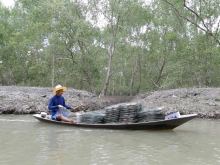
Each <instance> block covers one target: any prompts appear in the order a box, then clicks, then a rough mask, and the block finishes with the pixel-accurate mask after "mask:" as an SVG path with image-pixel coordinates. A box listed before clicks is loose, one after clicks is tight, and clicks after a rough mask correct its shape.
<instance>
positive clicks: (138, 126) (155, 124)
mask: <svg viewBox="0 0 220 165" xmlns="http://www.w3.org/2000/svg"><path fill="white" fill-rule="evenodd" d="M196 116H197V114H189V115H181V116H180V117H179V118H176V119H170V120H165V119H164V120H157V121H150V122H140V123H107V124H87V123H77V124H71V123H67V122H62V121H54V120H51V119H50V118H48V117H41V114H35V115H33V117H35V118H36V119H38V120H39V121H43V122H47V123H53V124H60V125H67V126H73V127H84V128H104V129H123V130H169V129H174V128H176V127H178V126H180V125H182V124H184V123H186V122H188V121H189V120H191V119H193V118H195V117H196Z"/></svg>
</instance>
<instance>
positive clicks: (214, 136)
mask: <svg viewBox="0 0 220 165" xmlns="http://www.w3.org/2000/svg"><path fill="white" fill-rule="evenodd" d="M219 128H220V121H219V120H202V119H193V120H191V121H189V122H188V123H185V124H184V125H182V126H180V127H178V128H176V129H174V130H169V131H126V130H106V129H86V128H83V129H82V128H75V127H66V126H59V125H52V124H47V123H43V122H39V121H37V120H36V119H34V118H33V117H32V116H30V115H27V116H14V115H8V116H4V115H2V116H0V129H1V132H0V137H1V138H0V144H1V150H0V164H1V165H11V164H22V165H25V164H27V165H30V164H32V165H33V164H39V165H54V164H55V165H69V164H70V165H71V164H85V165H87V164H88V165H103V164H112V165H122V164H126V165H133V164H138V165H139V164H140V165H142V164H144V165H145V164H146V165H159V164H161V165H168V164H169V165H170V164H177V163H178V164H182V165H191V164H192V165H195V164H198V165H201V164H202V165H206V164H210V165H215V164H220V138H219V137H220V129H219Z"/></svg>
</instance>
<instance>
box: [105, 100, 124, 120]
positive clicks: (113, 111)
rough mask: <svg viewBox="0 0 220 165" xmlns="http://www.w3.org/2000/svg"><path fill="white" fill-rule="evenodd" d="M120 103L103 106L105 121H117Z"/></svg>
mask: <svg viewBox="0 0 220 165" xmlns="http://www.w3.org/2000/svg"><path fill="white" fill-rule="evenodd" d="M119 108H120V104H116V105H112V106H108V107H106V108H105V118H104V122H105V123H117V122H118V119H119V112H120V109H119Z"/></svg>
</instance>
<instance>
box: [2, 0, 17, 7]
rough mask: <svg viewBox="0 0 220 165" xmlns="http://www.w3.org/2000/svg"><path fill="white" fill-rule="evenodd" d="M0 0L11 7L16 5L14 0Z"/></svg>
mask: <svg viewBox="0 0 220 165" xmlns="http://www.w3.org/2000/svg"><path fill="white" fill-rule="evenodd" d="M0 1H2V4H3V5H5V6H7V7H11V6H13V5H14V0H0Z"/></svg>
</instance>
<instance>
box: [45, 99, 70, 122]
mask: <svg viewBox="0 0 220 165" xmlns="http://www.w3.org/2000/svg"><path fill="white" fill-rule="evenodd" d="M58 105H62V106H64V107H65V108H67V109H71V107H70V106H68V105H66V103H65V99H64V97H63V96H57V95H54V96H53V97H51V98H50V101H49V104H48V109H49V110H50V113H51V117H52V119H54V120H56V115H57V114H58V113H60V109H59V107H58Z"/></svg>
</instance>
